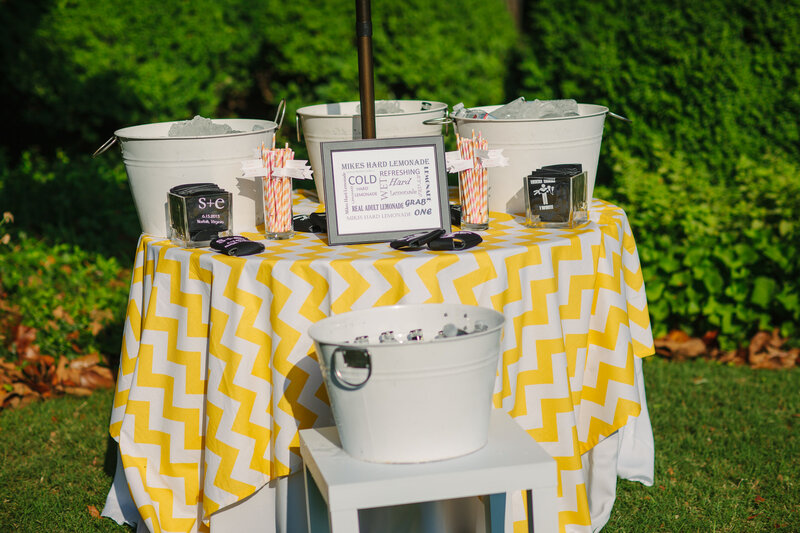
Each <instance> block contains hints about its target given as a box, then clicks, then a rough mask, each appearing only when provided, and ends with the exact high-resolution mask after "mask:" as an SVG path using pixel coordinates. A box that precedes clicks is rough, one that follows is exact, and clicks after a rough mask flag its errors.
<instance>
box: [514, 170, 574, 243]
mask: <svg viewBox="0 0 800 533" xmlns="http://www.w3.org/2000/svg"><path fill="white" fill-rule="evenodd" d="M524 180H525V205H526V211H527V219H526V225H527V226H529V227H532V228H539V227H545V228H574V227H576V226H579V225H581V224H584V223H586V222H587V221H588V220H589V209H588V203H587V199H586V172H585V171H583V170H582V169H581V165H580V164H564V165H549V166H545V167H542V168H540V169H537V170H534V171H533V172H532V173H531V174H529V175H528V176H525V178H524Z"/></svg>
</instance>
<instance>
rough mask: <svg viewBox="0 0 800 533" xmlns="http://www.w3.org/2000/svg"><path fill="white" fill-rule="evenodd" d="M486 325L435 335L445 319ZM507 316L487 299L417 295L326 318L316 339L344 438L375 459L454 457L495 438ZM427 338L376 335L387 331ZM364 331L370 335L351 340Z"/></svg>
mask: <svg viewBox="0 0 800 533" xmlns="http://www.w3.org/2000/svg"><path fill="white" fill-rule="evenodd" d="M476 321H481V322H483V324H485V325H486V326H488V328H487V329H486V330H484V331H482V332H479V333H469V334H467V335H462V336H457V337H449V338H445V339H437V340H432V339H433V338H434V337H435V336H436V335H437V333H438V332H439V331H440V330H442V328H443V327H444V326H445V324H448V323H451V324H455V325H456V326H457V327H459V328H463V329H465V330H466V331H473V330H474V324H475V322H476ZM504 322H505V318H504V316H503V315H502V314H501V313H498V312H497V311H494V310H492V309H487V308H484V307H476V306H471V305H460V304H419V305H397V306H390V307H377V308H374V309H365V310H362V311H352V312H349V313H343V314H340V315H335V316H332V317H328V318H325V319H322V320H320V321H319V322H317V323H316V324H314V325H312V326H311V327H310V328H309V330H308V334H309V336H311V338H312V339H314V342H315V345H316V349H317V356H318V360H319V364H320V369H321V371H322V376H323V379H324V380H325V386H326V388H327V390H328V396H329V398H330V401H331V407H332V409H333V416H334V419H335V421H336V427H337V429H338V430H339V438H340V440H341V442H342V447H343V448H344V450H345V451H346V452H347V453H348V454H349V455H351V456H353V457H355V458H356V459H360V460H363V461H371V462H378V463H420V462H426V461H436V460H441V459H449V458H452V457H458V456H460V455H465V454H468V453H471V452H474V451H476V450H478V449H480V448H482V447H483V446H484V445H485V444H486V442H487V439H488V432H489V415H490V413H491V409H492V393H493V390H494V385H495V376H496V373H497V365H498V358H499V354H500V338H501V334H502V329H503V324H504ZM416 329H422V335H423V340H421V341H416V342H404V343H384V344H379V343H378V337H379V335H380V333H381V332H384V331H386V330H393V331H394V332H401V333H402V334H403V335H405V334H406V333H407V332H410V331H413V330H416ZM362 335H369V340H370V342H369V343H366V344H354V343H353V341H354V340H355V339H356V338H357V337H359V336H362Z"/></svg>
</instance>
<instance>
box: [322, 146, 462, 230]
mask: <svg viewBox="0 0 800 533" xmlns="http://www.w3.org/2000/svg"><path fill="white" fill-rule="evenodd" d="M321 150H322V166H323V178H324V184H325V212H326V215H327V217H326V218H327V224H328V244H331V245H333V244H356V243H365V242H385V241H391V240H394V239H397V238H400V237H403V236H405V235H408V234H409V233H414V232H420V231H425V230H434V229H439V228H441V229H445V230H447V231H450V208H449V204H448V200H447V174H446V170H445V163H444V139H443V138H442V137H441V136H436V137H403V138H395V139H359V140H355V141H336V142H324V143H321Z"/></svg>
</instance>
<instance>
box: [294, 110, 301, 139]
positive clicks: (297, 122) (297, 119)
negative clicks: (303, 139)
mask: <svg viewBox="0 0 800 533" xmlns="http://www.w3.org/2000/svg"><path fill="white" fill-rule="evenodd" d="M294 127H295V130H296V131H297V142H300V115H298V114H295V115H294Z"/></svg>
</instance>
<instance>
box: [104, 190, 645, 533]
mask: <svg viewBox="0 0 800 533" xmlns="http://www.w3.org/2000/svg"><path fill="white" fill-rule="evenodd" d="M311 206H312V204H311V203H310V202H308V201H306V200H301V201H300V202H297V203H296V205H295V212H303V211H304V210H305V211H307V210H308V209H309V208H310V207H311ZM492 217H493V218H492V220H491V226H490V227H491V230H490V231H489V232H487V233H486V234H485V235H484V243H483V244H482V245H481V246H479V247H477V248H474V249H472V250H468V251H465V252H456V253H443V252H430V251H418V252H413V253H406V252H397V251H394V250H392V249H390V248H389V246H388V245H386V244H385V243H378V244H368V245H358V246H337V247H329V246H327V244H326V242H325V241H323V240H321V239H320V237H319V236H315V235H310V234H298V235H296V236H295V237H294V238H292V239H290V240H287V241H267V242H265V244H266V246H267V248H266V250H265V252H264V253H262V254H259V255H258V256H250V257H248V258H237V257H227V256H223V255H220V254H216V253H212V252H209V251H207V250H195V251H187V250H182V249H180V248H176V247H174V246H172V245H171V244H170V243H168V242H163V241H162V242H155V241H154V240H153V239H152V238H150V237H147V236H143V237H142V239H141V240H140V243H139V247H138V250H137V254H136V260H135V265H134V272H133V278H132V282H131V290H130V298H129V304H128V312H127V317H126V323H125V332H124V339H123V347H122V360H121V366H120V372H119V376H118V379H117V393H116V397H115V402H114V408H113V412H112V418H111V434H112V436H113V437H114V438H115V439H117V440H118V442H119V443H120V450H121V454H122V459H123V464H124V466H125V472H126V476H127V478H128V482H129V487H130V489H131V494H132V495H133V498H134V501H135V502H136V504H137V506H138V508H139V511H140V513H141V515H142V517H143V518H144V519H145V520H146V521H147V523H148V525H149V526H150V528H151V530H152V531H154V532H161V531H164V532H172V531H187V532H194V531H204V530H206V529H207V526H208V518H209V516H210V515H211V513H213V512H215V511H216V510H218V509H220V508H222V507H226V506H228V505H230V504H232V503H235V502H236V501H238V500H241V499H243V498H245V497H247V496H248V495H250V494H252V493H253V492H254V491H255V490H257V489H258V488H259V487H261V486H262V485H264V484H265V483H267V482H268V481H269V480H270V479H273V478H276V477H278V476H283V475H286V474H288V473H289V472H290V471H295V470H297V468H299V466H300V458H299V455H298V449H297V448H298V445H299V442H298V433H297V431H298V429H302V428H306V427H311V426H322V425H332V424H333V420H332V417H331V412H330V408H329V407H328V398H327V394H326V392H325V389H324V386H323V384H322V380H321V376H320V372H319V368H318V366H317V363H316V360H315V357H316V355H315V354H314V348H313V343H312V341H311V339H310V338H309V337H308V335H307V334H306V330H307V329H308V327H309V326H310V325H311V324H313V323H314V322H316V321H318V320H319V319H321V318H323V317H325V316H328V315H331V314H336V313H342V312H346V311H349V310H355V309H366V308H372V307H375V306H382V305H393V304H397V303H427V302H432V303H433V302H461V303H467V304H474V305H481V306H486V307H491V308H494V309H498V310H500V311H502V312H503V313H504V314H505V315H506V318H507V322H506V327H505V330H504V337H503V341H502V350H501V354H502V356H501V364H500V367H499V368H498V377H497V383H496V388H495V398H494V402H495V406H496V407H498V408H501V409H503V410H505V411H507V412H509V413H511V415H512V416H514V417H515V419H516V420H517V422H518V423H519V424H520V425H521V426H523V427H524V428H526V429H527V430H528V432H529V433H530V434H531V436H532V437H533V438H535V439H536V440H537V441H539V442H540V443H541V444H542V445H543V446H544V447H545V449H547V450H548V452H550V453H551V454H552V455H553V456H554V457H555V458H556V460H557V462H558V467H559V478H560V485H559V496H560V498H559V504H560V508H559V517H560V523H561V529H562V530H564V531H589V529H590V522H589V512H588V505H587V503H586V492H585V489H584V480H583V477H582V472H581V464H580V455H581V454H582V453H583V452H585V451H586V450H588V449H590V448H591V447H592V446H594V445H595V444H596V443H597V442H599V441H600V440H602V439H603V438H605V437H606V436H608V435H609V434H610V433H612V432H613V431H615V430H616V429H617V428H619V427H621V426H622V425H624V424H625V423H626V421H627V420H628V418H629V417H631V416H636V415H637V414H638V412H639V400H640V399H639V397H638V393H637V389H636V387H635V386H634V383H633V376H634V370H633V360H634V358H636V357H643V356H646V355H649V354H650V353H652V351H653V349H652V346H653V340H652V334H651V330H650V323H649V317H648V313H647V302H646V296H645V290H644V284H643V282H642V274H641V268H640V265H639V260H638V255H637V253H636V247H635V242H634V240H633V235H632V233H631V230H630V227H629V225H628V221H627V218H626V216H625V214H624V212H622V210H620V209H619V208H617V207H615V206H613V205H610V204H608V203H605V202H600V201H597V200H595V203H594V206H593V210H592V220H591V222H590V223H589V224H588V225H587V226H585V227H583V228H579V229H577V230H542V229H538V230H532V229H528V228H524V227H522V226H521V225H520V220H518V219H514V217H511V216H510V215H505V214H497V213H492ZM249 236H250V237H251V238H260V236H259V235H249ZM512 503H513V507H514V512H515V517H516V518H518V519H523V518H524V511H523V509H524V506H523V503H522V498H517V497H515V498H512Z"/></svg>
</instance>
